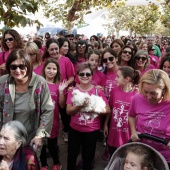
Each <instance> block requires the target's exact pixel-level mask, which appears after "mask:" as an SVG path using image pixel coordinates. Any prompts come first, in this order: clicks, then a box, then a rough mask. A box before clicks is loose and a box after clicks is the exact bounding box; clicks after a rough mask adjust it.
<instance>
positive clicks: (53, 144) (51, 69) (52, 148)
mask: <svg viewBox="0 0 170 170" xmlns="http://www.w3.org/2000/svg"><path fill="white" fill-rule="evenodd" d="M42 76H43V77H44V78H45V79H46V81H47V83H48V87H49V89H50V94H51V98H52V101H53V103H54V117H53V126H52V130H51V134H50V138H47V147H48V149H49V152H50V155H51V157H52V159H53V163H54V165H53V169H61V168H62V166H61V164H60V161H59V148H58V144H57V143H58V142H57V141H58V134H59V107H58V106H60V107H65V103H66V99H65V94H64V92H65V89H66V87H67V85H68V84H67V81H65V80H64V81H63V82H61V74H60V67H59V64H58V62H57V61H56V60H55V59H54V58H49V59H47V60H46V62H45V63H44V67H43V70H42ZM46 155H47V153H46V146H45V145H43V148H42V151H41V156H40V160H41V165H42V167H43V168H44V169H47V156H46Z"/></svg>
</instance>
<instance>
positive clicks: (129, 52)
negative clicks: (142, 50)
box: [122, 51, 132, 55]
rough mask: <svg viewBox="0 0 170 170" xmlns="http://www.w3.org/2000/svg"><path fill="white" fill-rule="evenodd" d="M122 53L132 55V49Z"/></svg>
mask: <svg viewBox="0 0 170 170" xmlns="http://www.w3.org/2000/svg"><path fill="white" fill-rule="evenodd" d="M122 53H124V54H127V53H128V54H130V55H132V52H131V51H123V52H122Z"/></svg>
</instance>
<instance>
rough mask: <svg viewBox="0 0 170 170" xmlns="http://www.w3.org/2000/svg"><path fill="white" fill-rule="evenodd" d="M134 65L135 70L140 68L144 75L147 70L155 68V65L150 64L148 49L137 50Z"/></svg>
mask: <svg viewBox="0 0 170 170" xmlns="http://www.w3.org/2000/svg"><path fill="white" fill-rule="evenodd" d="M132 67H133V68H134V69H135V70H139V71H140V72H141V74H142V75H143V74H144V73H145V72H146V71H148V70H150V69H153V68H155V67H154V66H153V65H151V64H150V59H149V55H148V52H147V51H146V50H138V51H137V53H136V54H135V56H134V58H133V61H132Z"/></svg>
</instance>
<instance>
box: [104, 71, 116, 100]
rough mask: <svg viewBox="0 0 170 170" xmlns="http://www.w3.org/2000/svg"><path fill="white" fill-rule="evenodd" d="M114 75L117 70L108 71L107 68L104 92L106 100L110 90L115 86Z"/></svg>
mask: <svg viewBox="0 0 170 170" xmlns="http://www.w3.org/2000/svg"><path fill="white" fill-rule="evenodd" d="M116 75H117V71H115V72H110V71H109V70H108V71H107V73H106V83H105V93H106V96H107V98H108V100H109V98H110V93H111V91H112V90H113V88H114V87H116V81H115V78H116Z"/></svg>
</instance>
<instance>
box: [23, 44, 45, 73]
mask: <svg viewBox="0 0 170 170" xmlns="http://www.w3.org/2000/svg"><path fill="white" fill-rule="evenodd" d="M25 51H26V52H27V54H28V55H29V57H30V58H31V63H32V66H33V71H34V73H36V74H38V75H41V73H42V68H43V65H44V64H43V63H42V59H41V54H40V50H39V48H38V46H37V44H35V43H34V42H28V43H27V44H26V46H25Z"/></svg>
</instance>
